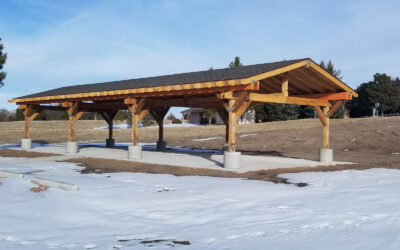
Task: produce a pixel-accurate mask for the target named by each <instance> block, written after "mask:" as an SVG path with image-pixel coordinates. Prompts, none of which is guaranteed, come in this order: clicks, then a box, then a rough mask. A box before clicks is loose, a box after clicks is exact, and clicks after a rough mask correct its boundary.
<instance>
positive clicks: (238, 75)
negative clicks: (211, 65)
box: [17, 58, 308, 99]
mask: <svg viewBox="0 0 400 250" xmlns="http://www.w3.org/2000/svg"><path fill="white" fill-rule="evenodd" d="M306 59H308V58H303V59H296V60H288V61H280V62H273V63H263V64H254V65H248V66H243V67H237V68H224V69H214V70H205V71H198V72H190V73H182V74H173V75H164V76H155V77H147V78H137V79H130V80H121V81H112V82H103V83H92V84H83V85H74V86H67V87H62V88H57V89H52V90H48V91H44V92H39V93H35V94H31V95H26V96H22V97H18V98H17V99H19V98H33V97H43V96H56V95H67V94H78V93H87V92H100V91H111V90H123V89H137V88H147V87H158V86H168V85H178V84H190V83H201V82H210V81H223V80H232V79H244V78H248V77H252V76H255V75H258V74H261V73H264V72H268V71H271V70H275V69H278V68H282V67H285V66H288V65H291V64H294V63H297V62H300V61H304V60H306Z"/></svg>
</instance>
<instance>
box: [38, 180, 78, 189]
mask: <svg viewBox="0 0 400 250" xmlns="http://www.w3.org/2000/svg"><path fill="white" fill-rule="evenodd" d="M31 182H32V183H34V184H36V185H41V186H45V187H55V188H60V189H63V190H66V191H76V190H79V187H78V186H77V185H73V184H69V183H65V182H61V181H52V180H47V179H42V178H32V179H31Z"/></svg>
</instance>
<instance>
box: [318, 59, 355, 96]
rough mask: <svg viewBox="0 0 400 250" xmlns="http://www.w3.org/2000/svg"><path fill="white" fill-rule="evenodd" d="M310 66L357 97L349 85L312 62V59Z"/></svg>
mask: <svg viewBox="0 0 400 250" xmlns="http://www.w3.org/2000/svg"><path fill="white" fill-rule="evenodd" d="M310 67H311V68H312V69H314V70H316V71H317V72H318V73H320V74H321V75H323V76H324V77H325V78H327V79H329V80H330V81H332V82H334V83H335V84H337V85H339V86H340V87H341V88H343V89H344V90H346V91H347V92H349V93H351V95H352V96H354V97H358V94H357V93H356V92H355V91H354V90H352V89H351V88H350V87H349V86H347V85H346V84H344V83H343V82H342V81H340V80H339V79H337V78H336V77H334V76H333V75H331V74H329V73H328V72H327V71H326V70H324V69H323V68H321V67H320V66H319V65H318V64H316V63H314V62H313V61H310Z"/></svg>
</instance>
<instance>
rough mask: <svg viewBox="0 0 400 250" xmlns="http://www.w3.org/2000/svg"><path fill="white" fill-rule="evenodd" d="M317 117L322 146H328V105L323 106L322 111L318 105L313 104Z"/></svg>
mask: <svg viewBox="0 0 400 250" xmlns="http://www.w3.org/2000/svg"><path fill="white" fill-rule="evenodd" d="M314 109H315V111H316V112H317V115H318V118H319V119H320V120H321V124H322V148H329V114H330V113H329V110H330V108H329V107H324V108H323V111H322V110H321V108H320V107H318V106H314Z"/></svg>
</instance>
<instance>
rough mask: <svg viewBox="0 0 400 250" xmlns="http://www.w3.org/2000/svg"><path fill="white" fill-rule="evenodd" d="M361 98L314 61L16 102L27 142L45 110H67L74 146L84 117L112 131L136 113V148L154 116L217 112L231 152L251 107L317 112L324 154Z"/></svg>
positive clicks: (110, 85) (75, 89)
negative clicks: (174, 110) (345, 111)
mask: <svg viewBox="0 0 400 250" xmlns="http://www.w3.org/2000/svg"><path fill="white" fill-rule="evenodd" d="M352 97H357V93H356V92H355V91H354V90H353V89H351V88H350V87H349V86H347V85H346V84H345V83H343V82H342V81H340V80H339V79H337V78H336V77H334V76H332V75H331V74H329V73H328V72H326V71H325V70H324V69H323V68H321V67H320V66H319V65H317V64H316V63H315V62H314V61H312V60H311V59H309V58H305V59H297V60H288V61H281V62H274V63H265V64H257V65H249V66H243V67H239V68H226V69H217V70H207V71H200V72H192V73H183V74H174V75H166V76H158V77H149V78H139V79H132V80H123V81H114V82H105V83H96V84H85V85H76V86H69V87H62V88H57V89H53V90H49V91H44V92H40V93H36V94H32V95H28V96H23V97H18V98H15V99H12V100H9V102H15V103H17V104H18V105H19V108H20V109H22V110H24V114H25V138H29V123H30V121H32V120H33V119H34V118H35V117H36V116H37V114H38V113H39V112H40V111H42V110H67V111H68V114H69V141H74V135H75V129H74V128H75V123H76V122H77V121H78V120H79V118H80V117H81V116H82V115H83V114H84V113H85V112H98V113H100V114H101V115H102V116H103V117H104V119H105V120H106V122H107V123H108V125H109V128H110V132H109V137H110V138H112V121H113V118H114V116H115V114H116V112H117V111H118V110H129V111H130V112H131V113H132V144H133V145H137V143H138V138H139V134H138V124H139V122H140V120H141V119H142V118H143V117H144V116H145V115H146V114H147V113H150V114H151V115H152V116H153V118H154V119H155V120H156V121H157V123H158V125H159V141H163V119H164V117H165V115H166V114H167V112H168V110H169V108H170V107H173V106H178V107H192V108H196V107H201V108H214V109H215V110H216V111H217V112H218V114H219V115H220V116H221V118H222V119H223V121H224V123H225V124H226V143H227V145H228V151H230V152H231V151H235V148H236V140H235V130H236V126H237V123H238V119H239V118H240V116H241V115H242V113H243V112H244V111H245V110H246V109H247V108H248V107H249V105H250V104H251V103H282V104H297V105H309V106H313V107H314V108H315V110H316V113H317V114H318V117H319V119H320V120H321V123H322V126H323V143H322V145H323V148H329V118H330V117H331V116H332V115H333V113H334V112H335V111H336V110H337V109H338V108H339V107H340V106H341V105H342V104H343V101H346V100H351V98H352Z"/></svg>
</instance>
